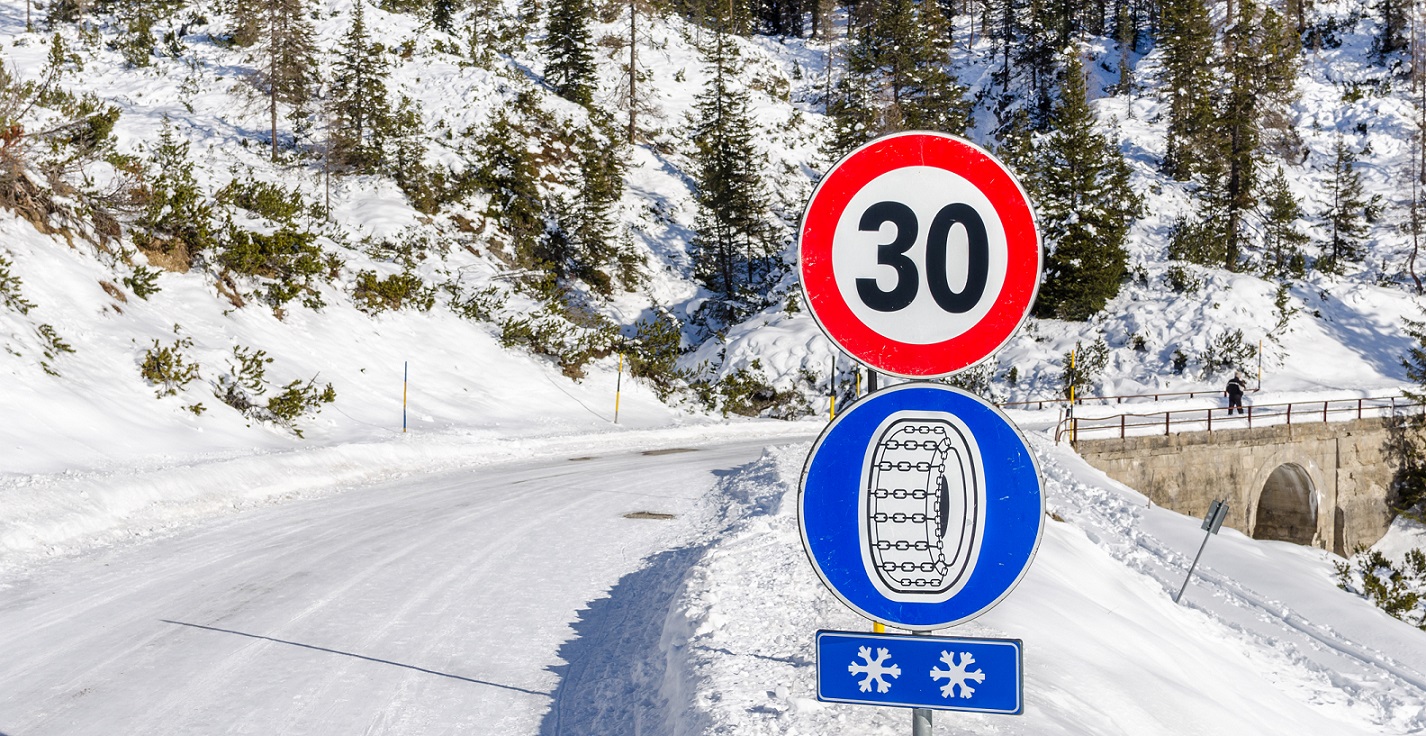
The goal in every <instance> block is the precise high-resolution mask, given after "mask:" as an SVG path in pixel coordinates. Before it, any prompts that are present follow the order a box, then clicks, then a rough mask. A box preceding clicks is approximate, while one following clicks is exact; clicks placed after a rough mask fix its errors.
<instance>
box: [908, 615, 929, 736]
mask: <svg viewBox="0 0 1426 736" xmlns="http://www.w3.org/2000/svg"><path fill="white" fill-rule="evenodd" d="M911 635H912V636H930V635H931V632H929V631H913V632H911ZM911 736H931V709H930V708H913V709H912V710H911Z"/></svg>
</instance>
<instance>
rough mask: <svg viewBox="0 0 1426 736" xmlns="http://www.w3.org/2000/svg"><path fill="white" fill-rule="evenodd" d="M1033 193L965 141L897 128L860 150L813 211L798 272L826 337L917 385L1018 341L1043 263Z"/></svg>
mask: <svg viewBox="0 0 1426 736" xmlns="http://www.w3.org/2000/svg"><path fill="white" fill-rule="evenodd" d="M1042 261H1043V259H1042V257H1041V253H1040V238H1039V234H1038V232H1037V230H1036V228H1035V216H1034V213H1033V212H1032V211H1031V208H1030V202H1029V198H1028V197H1027V196H1026V195H1025V190H1024V188H1022V187H1021V186H1020V183H1019V182H1018V181H1017V180H1016V179H1015V176H1014V175H1013V174H1011V173H1010V170H1009V169H1007V168H1006V167H1005V165H1004V164H1002V163H1001V162H1000V161H999V160H997V159H996V158H995V157H994V156H992V155H991V154H990V153H989V152H987V151H985V150H984V149H982V148H980V147H978V146H976V145H974V144H972V143H968V142H966V141H964V140H961V139H960V138H956V137H955V136H951V135H947V134H944V133H931V132H924V131H916V132H906V133H896V134H893V135H888V136H884V137H881V138H878V139H876V140H873V141H871V142H869V143H867V144H865V145H863V146H861V147H860V148H858V149H856V150H855V151H852V152H851V153H849V154H847V155H846V156H845V157H844V158H842V160H841V161H838V162H837V164H836V165H835V166H833V167H832V169H831V171H828V172H827V175H826V176H824V177H823V178H822V181H821V182H820V183H819V184H818V185H817V188H816V189H815V190H814V191H813V193H812V198H811V200H810V201H809V202H808V204H807V211H806V212H805V213H804V215H803V218H802V230H801V234H800V239H799V244H798V267H799V269H800V271H801V276H802V285H803V289H804V290H805V291H806V294H807V302H808V305H809V306H810V307H811V310H812V314H813V316H814V317H815V318H816V320H817V323H818V324H819V325H820V326H821V328H822V331H823V332H825V333H826V334H827V336H828V337H830V338H831V339H832V341H833V342H835V343H837V345H838V346H839V347H840V348H841V349H842V350H844V351H845V352H847V353H848V354H849V355H851V356H852V357H854V358H856V359H857V360H860V361H861V362H862V363H864V364H866V365H868V366H871V367H872V368H875V369H876V370H879V371H881V372H883V373H889V374H892V375H896V376H902V377H906V378H931V377H936V376H945V375H950V374H952V373H955V372H956V371H959V370H961V369H963V368H967V367H969V366H971V365H974V364H975V363H978V362H980V361H981V360H983V359H985V358H986V357H987V356H989V355H990V354H991V353H994V352H995V351H996V350H998V349H999V348H1000V347H1001V346H1002V345H1004V344H1005V342H1006V341H1007V340H1009V339H1010V336H1011V335H1013V334H1014V333H1015V331H1016V329H1017V328H1019V326H1020V324H1021V322H1023V321H1024V320H1025V317H1026V316H1027V315H1028V314H1029V312H1030V307H1031V305H1033V304H1034V302H1035V295H1036V293H1037V291H1038V289H1039V283H1040V271H1041V268H1042Z"/></svg>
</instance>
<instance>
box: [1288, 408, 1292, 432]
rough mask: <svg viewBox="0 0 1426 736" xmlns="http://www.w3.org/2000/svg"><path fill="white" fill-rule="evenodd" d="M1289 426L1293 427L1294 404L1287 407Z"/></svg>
mask: <svg viewBox="0 0 1426 736" xmlns="http://www.w3.org/2000/svg"><path fill="white" fill-rule="evenodd" d="M1287 425H1288V426H1289V427H1290V426H1292V404H1288V405H1287Z"/></svg>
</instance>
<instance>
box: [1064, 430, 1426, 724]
mask: <svg viewBox="0 0 1426 736" xmlns="http://www.w3.org/2000/svg"><path fill="white" fill-rule="evenodd" d="M1041 444H1043V440H1042V441H1041ZM1040 457H1041V458H1042V468H1043V469H1044V471H1045V476H1046V480H1047V482H1048V483H1047V485H1048V486H1049V487H1051V488H1055V489H1056V490H1057V491H1058V492H1056V493H1053V494H1052V495H1051V497H1050V498H1051V501H1052V502H1053V503H1054V504H1055V505H1054V506H1052V507H1051V510H1052V511H1055V512H1059V513H1061V514H1065V513H1066V512H1065V510H1064V509H1065V506H1066V505H1068V506H1071V507H1073V508H1074V512H1073V513H1072V514H1066V515H1068V516H1070V517H1071V518H1072V519H1073V521H1074V523H1075V524H1076V525H1077V526H1080V527H1081V529H1082V530H1083V531H1085V532H1086V534H1087V535H1088V536H1089V538H1090V540H1091V541H1093V542H1095V543H1096V544H1098V545H1099V546H1100V547H1101V548H1103V549H1104V550H1106V551H1107V552H1109V553H1110V554H1111V555H1112V556H1113V557H1114V558H1115V559H1117V560H1119V561H1120V562H1122V563H1124V564H1125V566H1126V567H1128V568H1129V569H1131V570H1134V571H1135V572H1138V573H1140V574H1142V575H1145V576H1147V577H1149V578H1152V579H1154V580H1156V581H1158V582H1159V583H1161V584H1162V585H1163V588H1164V592H1165V593H1166V594H1169V595H1172V594H1173V593H1174V592H1175V591H1176V590H1177V589H1178V586H1179V585H1180V584H1181V582H1182V575H1183V574H1185V573H1186V571H1187V570H1188V567H1189V564H1190V563H1191V562H1192V559H1193V558H1192V552H1194V551H1196V549H1195V550H1187V551H1184V550H1178V549H1175V548H1173V547H1171V546H1169V545H1168V544H1167V543H1165V542H1164V541H1163V540H1162V539H1159V538H1157V537H1155V536H1154V535H1152V534H1151V533H1149V532H1146V531H1145V530H1144V529H1143V528H1142V526H1141V523H1140V522H1141V521H1142V518H1141V516H1142V514H1141V510H1142V509H1143V508H1144V506H1137V505H1133V504H1131V503H1130V501H1129V499H1128V498H1127V497H1126V496H1125V495H1124V494H1122V493H1116V492H1114V491H1110V490H1106V489H1105V488H1102V487H1098V488H1097V487H1093V486H1090V485H1088V484H1086V483H1084V482H1082V481H1080V480H1079V479H1078V478H1077V477H1076V474H1075V473H1071V472H1070V471H1068V470H1067V469H1066V468H1065V467H1064V464H1063V463H1064V462H1065V461H1066V460H1068V458H1071V457H1074V456H1072V455H1070V454H1069V453H1064V454H1061V453H1046V452H1042V453H1041V454H1040ZM1074 461H1078V462H1080V463H1083V461H1079V460H1078V458H1077V457H1074ZM1085 471H1088V472H1097V471H1094V470H1093V469H1090V468H1089V467H1088V465H1087V464H1084V467H1083V468H1081V469H1080V470H1079V472H1080V473H1084V472H1085ZM1105 481H1106V485H1107V484H1113V483H1114V482H1113V481H1111V480H1109V479H1107V478H1105ZM1136 495H1137V494H1136ZM1091 529H1095V530H1099V531H1101V532H1105V534H1103V535H1102V536H1101V535H1098V534H1095V533H1093V531H1091ZM1111 540H1112V541H1111ZM1212 544H1213V541H1212V540H1210V542H1209V545H1210V546H1212ZM1203 583H1209V584H1210V585H1209V586H1207V587H1209V588H1210V589H1211V591H1212V594H1213V595H1214V597H1215V599H1218V600H1222V601H1224V602H1227V603H1228V604H1230V605H1232V606H1234V607H1236V608H1239V609H1244V610H1247V611H1249V612H1250V613H1251V614H1253V615H1254V617H1255V618H1256V619H1257V620H1259V621H1261V622H1265V623H1270V624H1272V625H1273V626H1272V628H1271V629H1270V630H1268V631H1262V630H1260V629H1252V628H1250V627H1248V626H1246V625H1244V624H1242V623H1238V622H1236V621H1233V620H1230V619H1229V618H1228V617H1226V616H1224V615H1223V614H1222V613H1220V612H1219V611H1218V610H1217V609H1216V608H1215V607H1210V606H1206V605H1204V604H1201V603H1197V602H1195V599H1194V595H1193V594H1192V593H1193V591H1194V590H1195V586H1196V587H1198V589H1199V594H1200V595H1201V594H1202V588H1203V587H1204V586H1203ZM1182 602H1183V603H1184V605H1186V606H1188V607H1190V608H1192V609H1194V610H1197V611H1199V612H1201V613H1203V614H1204V615H1206V616H1208V617H1210V618H1212V619H1213V620H1214V621H1216V622H1217V623H1219V624H1221V625H1223V626H1224V627H1225V628H1227V629H1230V630H1232V631H1233V632H1235V633H1236V634H1237V635H1238V637H1239V638H1240V639H1242V640H1244V644H1247V645H1250V646H1251V648H1252V650H1253V651H1256V652H1260V653H1270V654H1265V656H1266V657H1272V656H1274V655H1276V656H1280V657H1282V658H1283V659H1284V660H1285V662H1283V663H1282V664H1283V665H1286V666H1290V667H1298V668H1302V669H1304V670H1306V671H1308V672H1310V673H1312V674H1313V675H1314V676H1313V678H1312V679H1311V681H1312V683H1313V684H1315V685H1316V686H1317V687H1316V688H1314V689H1312V690H1310V691H1309V692H1307V693H1305V695H1307V697H1308V698H1309V699H1323V700H1343V699H1346V700H1357V699H1360V700H1362V701H1364V702H1363V703H1362V704H1361V705H1359V706H1358V707H1363V708H1366V709H1368V710H1369V711H1370V713H1369V716H1370V720H1371V722H1372V723H1376V724H1378V725H1391V726H1393V727H1395V728H1401V729H1403V732H1411V731H1417V730H1421V729H1423V728H1426V674H1423V673H1422V671H1420V670H1418V669H1416V668H1413V667H1410V666H1408V665H1406V664H1404V663H1401V662H1398V661H1396V660H1395V659H1393V658H1392V657H1390V656H1388V655H1387V654H1385V653H1383V652H1380V651H1376V650H1373V649H1371V648H1370V647H1366V646H1363V645H1361V644H1358V643H1355V642H1353V641H1351V640H1349V639H1346V638H1344V637H1343V636H1341V635H1340V634H1338V633H1337V632H1335V631H1333V630H1332V629H1331V628H1330V627H1326V626H1321V625H1317V624H1313V623H1312V622H1311V621H1309V620H1308V619H1306V618H1304V617H1303V616H1302V615H1300V614H1298V613H1297V612H1296V611H1294V610H1293V609H1292V608H1291V607H1290V606H1287V605H1285V604H1283V603H1282V602H1281V601H1278V600H1274V599H1272V598H1270V597H1268V596H1265V595H1263V594H1261V593H1259V592H1257V591H1255V590H1253V589H1251V588H1249V587H1248V586H1246V585H1244V584H1242V583H1240V582H1238V581H1236V580H1234V579H1232V578H1231V577H1228V576H1226V575H1224V574H1222V573H1220V572H1218V571H1216V570H1214V569H1213V568H1212V567H1211V566H1208V565H1205V564H1200V565H1199V567H1198V568H1197V569H1195V571H1194V577H1193V581H1192V582H1191V583H1190V584H1189V588H1188V591H1186V592H1185V594H1184V598H1183V601H1182ZM1303 649H1312V650H1315V651H1317V652H1330V653H1332V654H1336V655H1339V656H1341V657H1344V658H1349V659H1352V660H1354V661H1355V663H1356V664H1358V665H1360V666H1364V667H1365V668H1366V669H1367V670H1369V671H1372V672H1374V673H1375V674H1378V675H1379V676H1381V677H1380V680H1381V681H1380V682H1379V683H1377V687H1374V688H1370V689H1369V688H1367V687H1364V686H1362V685H1359V684H1356V683H1352V682H1351V681H1349V680H1347V679H1346V678H1343V677H1340V676H1338V674H1337V672H1338V670H1337V669H1334V668H1333V667H1330V666H1329V665H1328V664H1324V663H1323V662H1322V661H1321V659H1320V658H1315V657H1311V656H1308V655H1307V654H1305V653H1303V651H1302V650H1303ZM1271 664H1272V663H1269V666H1271ZM1398 693H1399V694H1401V695H1408V694H1409V695H1414V696H1415V697H1400V696H1398V695H1397V694H1398ZM1344 695H1345V698H1344ZM1413 710H1414V711H1415V712H1416V716H1415V717H1413V718H1410V719H1409V721H1407V722H1406V723H1391V721H1392V720H1393V719H1395V718H1396V717H1398V714H1401V713H1409V712H1411V711H1413Z"/></svg>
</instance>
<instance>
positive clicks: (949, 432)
mask: <svg viewBox="0 0 1426 736" xmlns="http://www.w3.org/2000/svg"><path fill="white" fill-rule="evenodd" d="M984 477H985V476H984V473H983V471H982V463H981V457H980V448H979V447H978V446H977V445H976V443H975V438H974V436H973V435H972V434H971V433H970V432H969V431H968V430H967V429H966V427H965V426H964V425H963V424H962V423H961V422H960V420H959V419H957V418H956V417H955V416H953V415H950V414H944V413H939V412H898V413H896V414H893V415H891V416H890V417H887V419H886V420H885V421H883V422H882V424H881V426H880V427H879V428H878V430H877V432H876V434H875V435H873V442H872V443H871V444H870V445H869V446H868V448H867V455H866V459H865V460H864V461H863V470H862V478H863V486H862V488H863V491H862V495H861V503H860V504H859V505H860V507H861V508H860V511H861V518H862V519H863V520H864V523H863V525H862V529H861V546H862V563H863V564H864V565H865V566H866V572H867V576H868V577H869V578H870V579H871V581H872V584H873V585H875V586H876V588H877V590H879V591H881V593H882V594H883V595H886V596H887V597H888V598H891V599H892V600H897V601H902V602H924V603H937V602H941V601H945V600H948V599H950V598H951V596H953V595H955V594H956V593H957V592H959V591H960V589H961V588H962V587H964V586H965V584H966V582H967V580H968V578H969V577H970V572H971V570H972V569H974V567H975V561H976V558H977V556H978V555H979V554H980V547H981V540H982V536H983V534H984V530H985V487H984Z"/></svg>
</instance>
